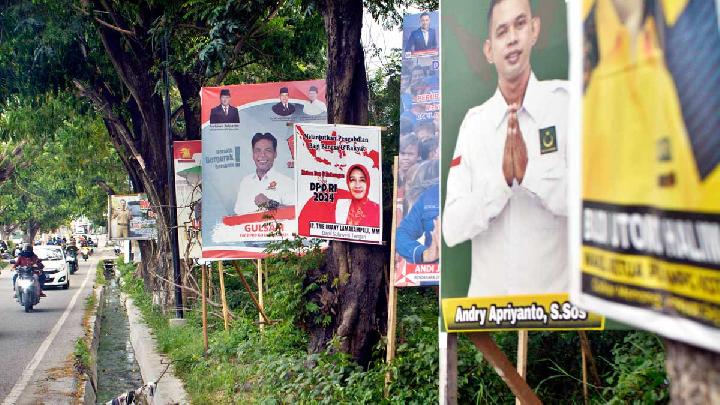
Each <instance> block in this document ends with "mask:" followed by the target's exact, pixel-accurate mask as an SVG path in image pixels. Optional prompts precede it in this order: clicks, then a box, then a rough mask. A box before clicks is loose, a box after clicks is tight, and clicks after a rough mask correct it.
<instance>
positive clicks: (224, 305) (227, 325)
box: [218, 260, 230, 332]
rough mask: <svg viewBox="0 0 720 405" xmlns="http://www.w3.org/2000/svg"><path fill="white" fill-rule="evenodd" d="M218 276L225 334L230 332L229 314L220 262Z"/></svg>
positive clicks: (219, 263) (221, 263)
mask: <svg viewBox="0 0 720 405" xmlns="http://www.w3.org/2000/svg"><path fill="white" fill-rule="evenodd" d="M218 276H219V277H220V295H221V297H220V298H221V299H222V308H223V321H224V322H225V332H227V331H229V330H230V319H229V316H230V314H229V311H228V306H227V297H226V296H225V275H224V270H223V262H222V260H220V261H219V262H218Z"/></svg>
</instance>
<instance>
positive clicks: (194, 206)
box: [173, 141, 202, 259]
mask: <svg viewBox="0 0 720 405" xmlns="http://www.w3.org/2000/svg"><path fill="white" fill-rule="evenodd" d="M173 154H174V159H175V200H176V202H177V225H178V231H177V232H178V243H179V246H180V256H182V257H184V258H192V259H198V258H201V257H202V239H201V237H200V218H201V216H200V206H201V194H202V166H201V165H202V141H177V142H174V143H173Z"/></svg>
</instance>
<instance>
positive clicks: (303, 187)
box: [295, 124, 382, 243]
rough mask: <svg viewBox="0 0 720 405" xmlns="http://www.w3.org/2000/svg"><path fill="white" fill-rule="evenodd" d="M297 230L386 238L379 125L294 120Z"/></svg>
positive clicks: (366, 240)
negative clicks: (298, 211)
mask: <svg viewBox="0 0 720 405" xmlns="http://www.w3.org/2000/svg"><path fill="white" fill-rule="evenodd" d="M295 145H296V146H295V148H296V151H297V156H296V161H295V163H296V164H295V176H296V178H297V198H298V208H299V210H300V213H299V215H298V234H299V235H301V236H306V237H316V238H323V239H335V240H345V241H352V242H363V243H382V167H381V162H382V161H381V146H380V128H379V127H367V126H353V125H318V124H295Z"/></svg>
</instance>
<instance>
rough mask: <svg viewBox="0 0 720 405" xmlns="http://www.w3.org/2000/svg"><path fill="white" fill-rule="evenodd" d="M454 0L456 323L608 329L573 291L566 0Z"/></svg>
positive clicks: (448, 181)
mask: <svg viewBox="0 0 720 405" xmlns="http://www.w3.org/2000/svg"><path fill="white" fill-rule="evenodd" d="M490 4H493V3H490V2H476V1H474V0H465V1H453V2H443V3H442V9H441V13H442V15H443V18H444V20H443V26H442V49H443V59H442V63H443V65H442V70H443V83H442V88H443V93H442V106H443V109H442V125H443V131H442V133H443V139H442V142H443V149H442V150H443V152H442V158H441V159H442V163H441V169H442V176H441V177H442V179H443V180H442V181H443V187H442V189H443V191H442V192H443V200H444V201H443V204H444V205H443V210H442V236H443V241H444V244H443V247H442V259H441V260H442V263H441V267H442V269H443V271H442V274H441V277H442V281H441V300H442V317H443V320H444V327H445V328H446V330H447V331H449V332H466V331H491V330H515V329H536V330H537V329H542V330H556V329H598V328H602V327H603V322H604V321H603V318H602V317H600V316H598V315H595V314H591V313H588V312H586V311H583V310H580V309H579V308H577V307H575V306H573V305H572V304H571V303H570V302H569V299H568V294H567V291H568V280H569V274H568V246H567V245H568V244H567V232H568V229H567V203H566V202H567V193H566V183H567V181H566V178H567V153H568V152H567V148H566V143H567V138H568V137H569V136H570V135H569V132H568V103H569V101H568V100H569V93H568V92H569V90H568V82H567V77H568V76H567V74H568V45H567V31H566V30H567V26H566V9H565V1H563V0H554V1H547V0H544V1H542V2H540V1H537V2H535V1H533V2H531V1H529V0H506V1H502V2H496V3H494V4H495V5H494V7H493V9H492V10H489V9H488V8H489V5H490Z"/></svg>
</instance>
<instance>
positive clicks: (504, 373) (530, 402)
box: [467, 332, 542, 405]
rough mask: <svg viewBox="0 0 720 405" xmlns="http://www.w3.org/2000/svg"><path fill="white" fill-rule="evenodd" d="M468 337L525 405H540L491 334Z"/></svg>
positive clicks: (470, 334) (475, 334) (469, 334)
mask: <svg viewBox="0 0 720 405" xmlns="http://www.w3.org/2000/svg"><path fill="white" fill-rule="evenodd" d="M467 336H468V337H469V338H470V340H471V341H472V342H473V343H474V344H475V347H477V348H478V350H480V352H481V353H482V354H483V357H484V358H485V360H487V361H488V362H489V363H490V364H491V365H492V366H493V368H494V369H495V371H496V372H497V373H498V375H499V376H500V378H502V380H503V382H505V385H507V386H508V388H510V390H511V391H512V392H513V394H515V396H516V397H517V398H518V399H519V400H520V403H522V404H523V405H540V404H542V402H540V399H539V398H538V397H537V395H535V392H533V390H532V389H531V388H530V386H528V385H527V382H525V380H524V379H523V378H522V377H521V376H520V374H518V372H517V370H515V367H513V364H512V363H511V362H510V360H508V358H507V356H505V353H503V352H502V350H500V348H499V347H498V345H497V344H496V343H495V341H494V340H493V339H492V337H491V336H490V333H489V332H473V333H468V334H467Z"/></svg>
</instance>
